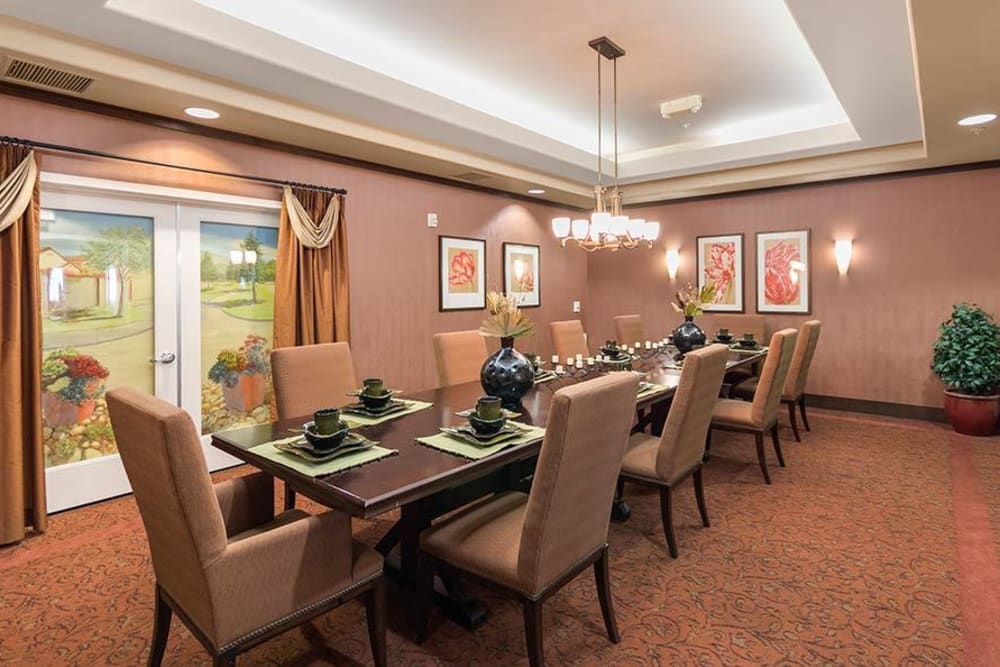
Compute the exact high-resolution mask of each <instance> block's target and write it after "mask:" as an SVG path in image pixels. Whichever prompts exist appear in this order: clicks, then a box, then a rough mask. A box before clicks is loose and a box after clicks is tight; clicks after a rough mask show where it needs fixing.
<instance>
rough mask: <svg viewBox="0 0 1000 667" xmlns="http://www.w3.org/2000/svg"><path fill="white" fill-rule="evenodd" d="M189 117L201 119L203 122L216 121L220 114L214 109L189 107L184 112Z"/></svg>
mask: <svg viewBox="0 0 1000 667" xmlns="http://www.w3.org/2000/svg"><path fill="white" fill-rule="evenodd" d="M184 113H186V114H187V115H189V116H193V117H194V118H201V119H203V120H215V119H216V118H218V117H219V112H218V111H215V110H214V109H206V108H205V107H188V108H187V109H185V110H184Z"/></svg>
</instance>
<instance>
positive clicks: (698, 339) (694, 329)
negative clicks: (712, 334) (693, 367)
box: [672, 315, 705, 354]
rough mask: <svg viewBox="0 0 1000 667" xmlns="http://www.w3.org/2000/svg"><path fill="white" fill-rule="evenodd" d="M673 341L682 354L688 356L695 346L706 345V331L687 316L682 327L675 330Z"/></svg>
mask: <svg viewBox="0 0 1000 667" xmlns="http://www.w3.org/2000/svg"><path fill="white" fill-rule="evenodd" d="M672 340H673V343H674V347H676V348H677V349H678V350H680V352H681V354H687V353H688V352H690V351H691V350H693V349H694V348H695V346H697V345H704V344H705V330H704V329H702V328H701V327H700V326H698V325H697V324H695V323H694V318H693V317H691V316H690V315H685V316H684V321H683V322H682V323H681V325H680V326H679V327H677V328H676V329H674V335H673V338H672Z"/></svg>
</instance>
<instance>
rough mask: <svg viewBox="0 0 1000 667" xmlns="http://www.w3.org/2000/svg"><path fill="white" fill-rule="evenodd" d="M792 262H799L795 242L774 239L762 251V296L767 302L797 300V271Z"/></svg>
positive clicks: (787, 302) (790, 301) (777, 302)
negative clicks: (772, 242)
mask: <svg viewBox="0 0 1000 667" xmlns="http://www.w3.org/2000/svg"><path fill="white" fill-rule="evenodd" d="M792 262H796V263H798V262H801V257H800V255H799V247H798V244H797V243H794V242H791V241H775V242H774V244H772V245H771V246H770V247H769V248H767V250H766V251H765V252H764V298H765V299H766V302H767V303H769V304H772V305H793V304H797V303H798V302H799V279H798V271H797V270H796V269H795V268H794V267H793V265H792ZM800 268H801V267H800Z"/></svg>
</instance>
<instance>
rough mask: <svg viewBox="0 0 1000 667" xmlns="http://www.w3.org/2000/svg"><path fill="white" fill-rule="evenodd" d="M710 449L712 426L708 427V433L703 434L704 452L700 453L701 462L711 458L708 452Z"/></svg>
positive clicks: (706, 461)
mask: <svg viewBox="0 0 1000 667" xmlns="http://www.w3.org/2000/svg"><path fill="white" fill-rule="evenodd" d="M711 451H712V427H711V426H709V427H708V433H706V434H705V453H704V454H702V455H701V462H702V463H708V460H709V459H710V458H712V455H711V454H710V453H709V452H711Z"/></svg>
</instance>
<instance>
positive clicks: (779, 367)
mask: <svg viewBox="0 0 1000 667" xmlns="http://www.w3.org/2000/svg"><path fill="white" fill-rule="evenodd" d="M798 335H799V334H798V332H797V331H796V330H795V329H782V330H781V331H778V332H776V333H775V334H774V335H773V336H771V342H770V343H769V344H768V351H767V360H766V361H765V362H764V368H763V370H761V372H760V380H759V381H758V382H757V391H755V392H754V395H753V405H752V406H751V408H750V417H751V419H752V420H753V423H754V424H757V425H760V426H769V425H770V424H773V423H774V422H776V421H777V420H778V406H780V405H781V392H782V390H783V389H784V387H785V379H786V378H787V377H788V368H789V367H790V366H791V365H792V351H793V350H794V349H795V340H796V339H797V338H798Z"/></svg>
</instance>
